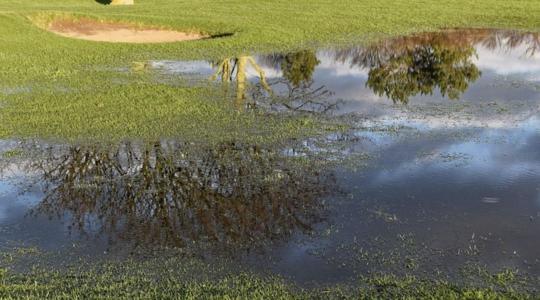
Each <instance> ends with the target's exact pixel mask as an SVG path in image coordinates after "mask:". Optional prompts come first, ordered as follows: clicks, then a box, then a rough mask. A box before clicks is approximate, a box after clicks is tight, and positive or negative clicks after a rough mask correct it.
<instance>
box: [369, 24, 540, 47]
mask: <svg viewBox="0 0 540 300" xmlns="http://www.w3.org/2000/svg"><path fill="white" fill-rule="evenodd" d="M478 43H481V44H483V45H484V46H486V47H488V48H490V49H494V48H495V47H497V46H501V45H502V46H506V47H510V48H513V47H516V46H518V45H520V44H527V45H528V46H529V47H530V48H531V49H535V51H537V50H539V49H540V34H539V33H528V32H520V31H511V30H493V29H449V30H445V31H441V32H436V33H420V34H415V35H411V36H404V37H398V38H394V39H389V40H386V41H384V42H382V43H379V44H377V46H378V47H391V48H394V49H407V48H414V47H417V46H418V45H422V44H438V45H442V46H445V47H446V48H461V47H470V46H472V45H474V44H478Z"/></svg>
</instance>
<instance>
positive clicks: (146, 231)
mask: <svg viewBox="0 0 540 300" xmlns="http://www.w3.org/2000/svg"><path fill="white" fill-rule="evenodd" d="M38 150H39V152H38V153H40V154H39V156H35V157H40V158H39V159H35V160H34V161H32V162H31V163H30V169H31V170H33V171H37V172H38V174H41V175H40V176H41V177H42V180H43V182H44V183H46V188H45V194H46V196H45V198H44V199H43V200H42V201H41V202H40V204H39V206H38V207H37V208H36V213H43V214H47V215H58V216H59V217H62V216H64V215H65V214H66V213H68V214H69V215H71V217H72V220H73V224H72V227H73V229H74V230H78V231H81V232H83V233H85V232H88V228H89V224H96V223H97V228H99V230H100V231H101V232H102V233H104V234H106V235H107V236H109V237H110V238H111V239H112V240H113V241H114V240H118V239H122V240H128V241H132V242H135V243H138V244H145V243H146V244H151V245H155V244H161V245H174V246H178V247H183V246H185V245H189V244H192V243H193V242H194V241H195V242H199V243H204V242H206V243H210V245H214V246H218V245H219V246H223V247H226V246H227V245H234V246H235V247H245V248H248V247H257V246H258V245H260V244H261V243H264V242H268V241H270V240H274V239H281V238H284V237H287V236H288V235H290V234H291V233H292V232H293V231H295V230H301V231H305V230H307V231H309V230H310V229H311V227H312V224H314V223H315V222H317V221H319V220H320V218H321V209H322V206H321V202H320V201H319V200H318V199H319V197H320V196H322V195H323V193H324V192H325V186H326V182H327V180H328V178H326V177H325V176H322V175H320V174H318V173H317V172H316V171H314V170H310V169H309V168H300V167H295V165H294V164H287V163H286V162H285V158H283V157H282V156H281V155H280V154H278V152H276V151H271V150H268V149H266V150H265V149H261V148H259V147H256V146H246V145H238V144H222V145H220V146H217V147H215V148H204V149H201V148H196V147H195V148H194V147H192V146H189V145H187V144H181V143H175V142H168V143H165V142H160V143H154V144H151V145H147V146H141V145H135V144H132V143H128V142H126V143H122V144H121V145H118V146H115V147H112V148H105V147H100V146H79V147H59V146H51V147H44V148H40V149H38ZM33 151H35V149H34V150H33ZM94 226H95V225H94Z"/></svg>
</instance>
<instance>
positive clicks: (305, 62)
mask: <svg viewBox="0 0 540 300" xmlns="http://www.w3.org/2000/svg"><path fill="white" fill-rule="evenodd" d="M261 60H262V62H263V63H266V64H267V65H269V66H271V67H273V68H276V69H279V70H281V71H282V73H283V77H282V78H279V79H272V80H268V81H267V79H266V77H265V74H264V71H263V70H262V68H261V67H260V66H259V65H258V64H257V63H256V62H255V60H254V59H253V58H252V57H239V58H234V59H224V60H222V61H221V62H220V63H218V64H214V65H215V66H216V69H217V71H216V73H215V75H214V76H213V77H212V78H211V79H212V80H216V79H218V78H219V79H221V82H222V83H223V84H224V89H225V91H226V93H227V90H228V87H229V85H230V83H233V82H234V84H235V85H236V99H237V101H236V103H237V108H243V107H244V106H246V102H247V99H249V100H251V101H250V102H249V106H250V107H265V108H267V109H269V110H288V111H308V112H327V111H329V110H331V109H333V108H334V107H335V106H336V105H337V104H336V103H328V102H327V101H326V100H327V99H326V98H327V97H328V96H329V95H330V92H329V91H328V90H327V89H326V88H325V87H324V86H320V87H313V85H314V84H313V80H312V76H313V73H314V71H315V67H316V66H317V65H318V64H319V63H320V62H319V60H318V59H317V56H316V55H315V53H314V52H312V51H308V50H305V51H299V52H293V53H289V54H286V55H280V54H275V55H268V56H263V57H261ZM248 63H249V64H250V65H251V66H252V67H253V68H254V70H255V71H256V72H257V74H259V81H258V82H257V83H250V82H249V81H248V80H247V79H246V77H247V76H246V66H247V65H248Z"/></svg>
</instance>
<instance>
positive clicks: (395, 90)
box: [336, 29, 540, 103]
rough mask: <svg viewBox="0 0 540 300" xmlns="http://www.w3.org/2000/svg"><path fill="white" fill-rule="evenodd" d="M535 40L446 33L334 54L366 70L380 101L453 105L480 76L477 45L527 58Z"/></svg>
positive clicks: (526, 36) (473, 32)
mask: <svg viewBox="0 0 540 300" xmlns="http://www.w3.org/2000/svg"><path fill="white" fill-rule="evenodd" d="M539 43H540V39H539V36H538V34H534V33H521V32H517V31H493V30H485V29H479V30H474V29H471V30H450V31H444V32H439V33H426V34H418V35H413V36H407V37H399V38H395V39H389V40H385V41H383V42H380V43H377V44H374V45H371V46H368V47H361V48H353V49H349V50H345V51H338V52H337V53H336V60H338V61H341V62H350V63H351V65H353V66H359V67H361V68H366V69H368V70H369V74H368V81H367V83H366V85H367V86H368V87H369V88H370V89H372V90H373V91H374V92H375V93H377V94H379V95H380V96H383V95H384V96H386V97H388V98H390V99H392V100H394V101H395V102H403V103H406V102H408V99H409V98H410V97H411V96H413V95H417V94H421V95H426V94H432V93H433V91H434V90H436V89H438V90H439V92H440V93H441V94H442V95H443V96H448V97H449V98H450V99H457V98H459V96H460V95H461V93H463V92H464V91H465V90H467V88H468V86H469V84H470V83H471V82H474V81H476V80H477V79H478V78H479V77H480V75H481V73H480V71H479V70H478V68H477V67H476V66H475V65H474V63H473V61H472V58H473V57H474V56H475V54H476V52H475V49H474V46H475V45H478V44H481V45H484V46H485V47H488V48H489V49H495V48H502V49H513V48H516V47H518V46H520V45H525V46H527V50H526V54H527V55H533V54H534V53H536V51H537V50H538V48H539Z"/></svg>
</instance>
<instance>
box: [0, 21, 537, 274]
mask: <svg viewBox="0 0 540 300" xmlns="http://www.w3.org/2000/svg"><path fill="white" fill-rule="evenodd" d="M539 51H540V36H539V35H538V34H527V33H521V32H508V31H489V30H467V31H449V32H445V33H438V34H425V35H418V36H412V37H403V38H397V39H393V40H388V41H384V42H382V43H380V44H376V45H372V46H369V47H358V48H353V49H349V50H324V51H318V52H314V51H299V52H294V53H288V54H275V55H263V56H249V55H245V56H239V57H234V58H224V59H222V60H220V61H214V62H205V61H195V62H181V61H173V60H171V61H153V62H150V63H149V64H148V65H149V68H150V69H151V71H152V72H154V73H155V76H156V77H157V78H159V80H166V81H174V80H175V79H176V78H177V77H181V78H183V79H188V81H189V82H191V83H193V84H209V83H210V84H213V85H217V86H218V87H219V88H223V91H224V93H225V95H226V100H224V101H231V102H232V103H233V104H234V105H235V106H236V107H237V108H238V109H240V110H246V109H264V110H267V111H270V112H273V113H290V112H302V113H319V114H323V115H325V116H326V117H330V118H340V119H345V120H347V122H350V124H352V129H351V130H350V131H348V132H345V133H339V134H338V133H336V134H331V135H329V136H327V137H326V138H322V139H321V138H318V139H312V140H306V141H300V142H295V143H294V144H290V145H285V146H273V147H269V146H267V147H263V146H259V145H244V144H239V143H232V142H231V143H227V144H221V145H217V146H212V147H210V146H204V145H197V144H193V143H190V142H188V141H171V140H162V141H156V142H155V143H141V142H136V141H133V142H123V143H118V144H114V145H107V146H106V145H92V144H78V145H73V144H57V143H56V144H49V143H46V142H43V141H4V142H2V143H1V144H0V149H1V150H0V153H1V154H0V155H2V164H0V176H1V177H0V179H1V180H0V226H1V230H2V235H1V238H0V245H1V246H2V247H9V246H11V245H35V246H38V247H40V248H44V249H48V250H55V251H56V250H60V251H61V250H62V249H66V248H70V249H72V248H73V247H75V245H78V246H77V247H78V249H80V252H81V253H85V254H89V255H111V254H116V255H130V254H131V253H132V251H133V249H141V248H156V247H177V248H182V249H186V251H187V252H190V253H195V254H197V255H200V256H202V257H205V259H216V258H217V259H221V258H223V259H227V260H232V261H234V262H235V263H238V265H241V266H245V267H246V268H248V269H250V270H254V271H260V272H265V273H272V274H280V275H284V276H287V277H291V278H292V279H294V280H296V281H299V282H311V281H315V282H322V283H330V282H341V281H348V280H353V279H354V278H356V276H358V275H362V274H368V273H372V272H392V273H398V274H405V273H407V274H408V273H415V274H416V273H418V274H431V275H433V276H438V275H437V274H443V276H447V277H450V278H452V277H453V276H456V277H457V275H458V274H459V271H460V270H461V269H462V268H464V267H466V266H467V265H469V264H480V265H485V266H487V267H488V268H490V269H500V268H514V269H518V270H519V271H520V272H523V273H526V274H530V275H533V276H540V251H538V250H539V249H540V241H539V239H538V234H539V232H540V152H539V150H540V120H539V118H538V117H539V113H538V109H539V107H540V106H539V105H540V52H539ZM327 154H330V155H327ZM334 154H336V155H334ZM312 157H314V158H316V159H317V161H318V162H319V163H315V162H314V161H310V158H312ZM336 157H337V158H339V160H338V162H341V163H337V164H335V163H333V164H325V163H324V160H334V159H335V158H336ZM103 253H105V254H103Z"/></svg>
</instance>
